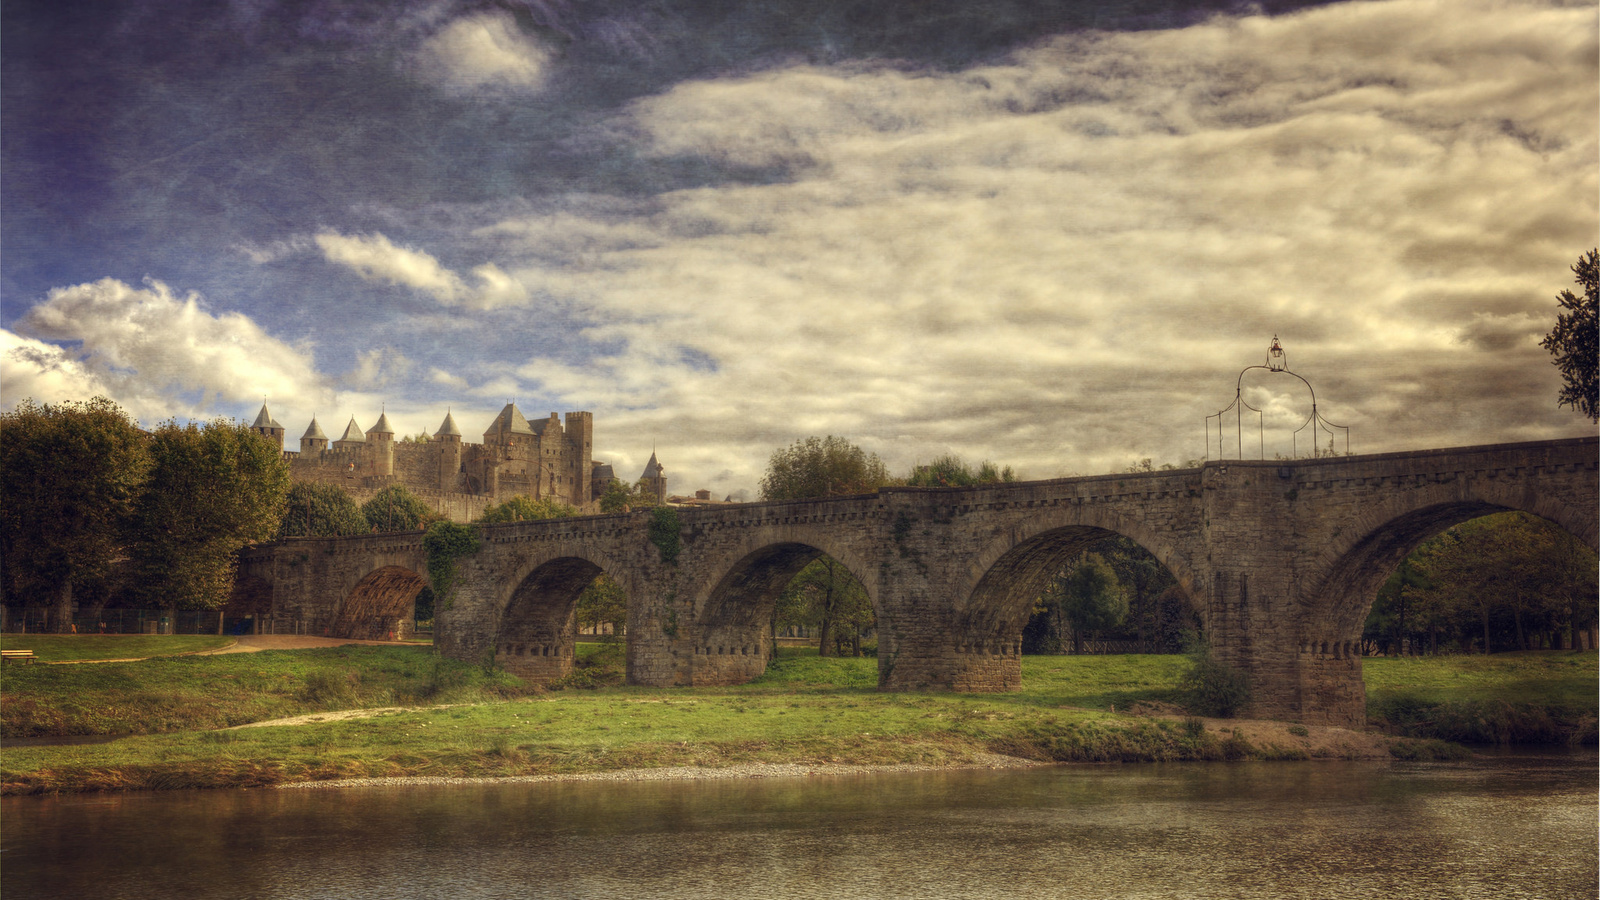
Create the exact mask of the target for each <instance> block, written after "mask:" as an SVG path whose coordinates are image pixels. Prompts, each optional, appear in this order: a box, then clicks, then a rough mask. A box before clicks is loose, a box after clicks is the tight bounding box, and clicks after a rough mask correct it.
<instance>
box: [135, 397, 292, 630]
mask: <svg viewBox="0 0 1600 900" xmlns="http://www.w3.org/2000/svg"><path fill="white" fill-rule="evenodd" d="M150 456H151V468H150V478H149V480H148V481H147V482H146V484H145V489H144V491H143V493H142V494H141V495H140V497H139V500H138V502H137V504H136V505H135V511H134V520H133V534H132V538H131V540H130V541H129V545H128V554H129V557H130V558H131V561H132V566H131V569H132V574H133V576H134V581H133V593H134V595H135V596H136V597H138V598H141V599H142V600H144V601H145V602H147V603H149V604H150V605H151V606H155V607H158V608H163V609H177V608H184V609H220V608H221V607H222V606H224V605H225V604H226V603H227V602H228V595H229V593H230V591H231V590H232V588H233V580H234V572H235V570H236V569H237V567H238V553H239V550H240V549H241V548H243V547H244V546H246V545H247V544H251V543H254V542H256V541H265V540H270V539H271V538H272V537H273V536H274V534H275V533H276V532H277V531H278V529H279V527H280V526H281V523H282V519H283V512H284V505H285V501H286V497H287V494H288V490H289V464H288V463H287V462H286V461H285V460H284V458H283V453H282V451H280V450H279V449H278V447H277V446H276V445H275V444H273V443H272V442H271V441H269V440H267V439H266V438H265V437H263V436H261V435H259V434H257V433H256V432H255V431H254V430H252V429H251V428H250V427H249V426H247V425H245V424H243V423H239V422H233V421H230V420H227V419H214V420H212V421H211V422H208V423H206V424H205V425H204V426H200V425H198V424H195V423H193V422H190V423H189V424H187V425H179V424H178V423H177V422H176V421H173V420H170V419H169V420H168V421H166V422H164V423H162V424H161V426H160V427H159V428H157V429H156V431H155V433H154V434H152V435H151V436H150Z"/></svg>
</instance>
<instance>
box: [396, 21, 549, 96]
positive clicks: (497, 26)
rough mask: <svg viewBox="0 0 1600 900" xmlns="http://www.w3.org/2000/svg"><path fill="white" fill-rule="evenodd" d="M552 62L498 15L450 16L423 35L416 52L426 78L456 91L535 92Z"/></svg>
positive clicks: (546, 52)
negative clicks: (429, 34)
mask: <svg viewBox="0 0 1600 900" xmlns="http://www.w3.org/2000/svg"><path fill="white" fill-rule="evenodd" d="M552 60H553V55H552V53H551V51H550V50H549V49H548V48H546V47H544V46H543V45H541V44H540V43H539V42H538V41H537V40H535V39H533V38H531V37H528V36H526V35H523V34H522V33H521V32H519V31H518V30H517V24H516V22H515V21H513V20H512V19H511V17H509V16H506V15H501V14H498V13H485V14H481V15H473V16H466V17H463V18H460V19H456V20H455V21H454V22H451V23H450V24H448V25H446V26H445V27H444V28H442V29H440V30H439V31H438V32H437V33H436V34H434V35H433V36H432V37H431V38H429V39H428V40H427V41H426V42H425V43H424V44H423V45H422V48H421V50H420V51H419V53H418V56H417V61H418V66H419V68H420V70H421V71H422V73H423V75H424V76H425V77H426V78H427V79H428V80H430V81H432V82H434V83H435V84H437V85H439V86H440V87H442V88H443V89H444V90H446V91H448V92H450V93H454V94H460V95H472V94H484V93H489V94H496V93H501V94H511V95H516V94H528V93H533V92H536V91H538V90H539V89H540V88H541V87H543V85H544V82H545V79H546V77H547V75H548V72H549V69H550V65H551V62H552Z"/></svg>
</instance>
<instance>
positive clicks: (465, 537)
mask: <svg viewBox="0 0 1600 900" xmlns="http://www.w3.org/2000/svg"><path fill="white" fill-rule="evenodd" d="M481 546H483V541H482V539H481V538H480V537H479V536H478V529H476V528H474V527H473V526H471V525H458V524H456V523H455V522H450V521H443V522H435V523H433V524H432V525H430V526H428V533H427V534H424V535H423V536H422V551H423V553H425V554H426V555H427V558H428V580H429V581H432V582H433V595H434V598H435V603H436V604H437V607H436V608H437V609H449V608H450V607H451V605H452V604H453V603H454V602H455V596H456V593H455V588H456V585H455V581H456V573H457V566H456V560H458V559H461V558H462V557H463V556H471V555H472V554H474V553H477V552H478V548H479V547H481Z"/></svg>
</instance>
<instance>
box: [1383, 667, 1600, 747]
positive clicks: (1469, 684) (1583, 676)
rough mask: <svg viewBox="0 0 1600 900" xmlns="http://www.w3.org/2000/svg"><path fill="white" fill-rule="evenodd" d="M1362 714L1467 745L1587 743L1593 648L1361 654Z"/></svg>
mask: <svg viewBox="0 0 1600 900" xmlns="http://www.w3.org/2000/svg"><path fill="white" fill-rule="evenodd" d="M1363 671H1364V673H1365V676H1366V682H1367V720H1368V721H1369V722H1370V723H1371V724H1372V725H1373V726H1375V727H1377V728H1380V729H1382V730H1384V731H1387V732H1389V733H1392V734H1398V735H1405V736H1409V737H1420V738H1433V739H1439V740H1446V741H1456V742H1461V743H1468V744H1594V743H1595V742H1596V727H1595V725H1596V683H1597V681H1600V657H1597V656H1596V654H1595V653H1594V652H1593V651H1543V652H1530V653H1496V654H1493V655H1490V656H1423V657H1411V658H1399V659H1382V658H1380V659H1368V660H1366V661H1365V662H1364V663H1363Z"/></svg>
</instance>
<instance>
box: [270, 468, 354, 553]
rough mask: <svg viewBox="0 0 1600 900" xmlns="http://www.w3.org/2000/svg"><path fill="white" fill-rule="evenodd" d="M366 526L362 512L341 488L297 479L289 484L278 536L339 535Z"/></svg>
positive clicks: (349, 533)
mask: <svg viewBox="0 0 1600 900" xmlns="http://www.w3.org/2000/svg"><path fill="white" fill-rule="evenodd" d="M308 524H309V527H308ZM368 527H369V526H368V525H367V519H366V516H363V515H362V514H361V508H360V507H358V506H356V501H355V500H354V499H352V498H351V497H350V494H349V492H347V491H346V490H345V489H344V488H342V487H339V486H338V485H336V484H318V483H315V482H310V481H297V482H295V483H294V484H293V485H292V486H291V487H290V488H289V495H288V497H287V498H286V500H285V505H284V510H283V520H282V521H281V522H280V523H279V526H278V537H279V538H280V539H282V538H290V537H340V536H344V535H351V534H366V533H367V531H368Z"/></svg>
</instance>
